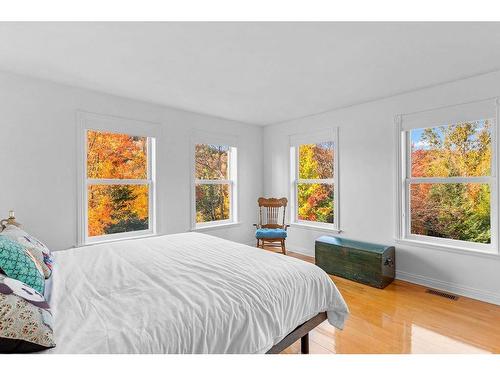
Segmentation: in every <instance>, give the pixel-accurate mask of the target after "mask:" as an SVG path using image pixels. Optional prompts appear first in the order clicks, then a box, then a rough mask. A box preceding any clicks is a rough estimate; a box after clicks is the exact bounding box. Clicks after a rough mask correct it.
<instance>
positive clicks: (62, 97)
mask: <svg viewBox="0 0 500 375" xmlns="http://www.w3.org/2000/svg"><path fill="white" fill-rule="evenodd" d="M77 110H83V111H89V112H95V113H101V114H105V115H112V116H119V117H125V118H131V119H136V120H143V121H152V122H157V123H161V124H162V126H163V130H162V135H161V136H160V137H159V139H157V145H158V152H159V157H158V159H159V160H158V168H159V170H158V192H157V198H158V215H157V221H158V232H159V233H160V234H166V233H176V232H184V231H188V230H189V228H190V155H189V150H190V147H189V145H190V133H191V130H192V129H193V128H196V129H202V130H205V131H210V132H218V133H225V134H233V135H235V136H237V138H238V139H239V140H240V142H239V149H238V159H239V167H240V170H241V171H242V172H241V173H240V174H239V188H240V202H239V203H240V204H239V216H240V221H241V225H238V226H235V227H231V228H226V229H218V230H210V231H206V233H209V234H214V235H218V236H221V237H225V238H229V239H232V240H234V241H239V242H249V241H252V240H253V237H254V233H253V227H252V223H254V222H255V216H256V204H257V203H256V202H257V198H258V197H259V196H260V195H261V194H262V186H263V183H262V160H263V159H262V133H263V130H262V128H261V127H257V126H252V125H246V124H242V123H238V122H234V121H228V120H223V119H219V118H215V117H210V116H203V115H198V114H194V113H190V112H185V111H180V110H175V109H171V108H167V107H163V106H158V105H153V104H148V103H143V102H139V101H135V100H129V99H125V98H120V97H116V96H112V95H107V94H102V93H98V92H93V91H89V90H82V89H77V88H73V87H69V86H64V85H59V84H55V83H51V82H48V81H42V80H37V79H32V78H28V77H24V76H18V75H14V74H9V73H0V163H1V164H0V217H1V218H4V217H6V216H7V213H8V210H9V209H15V211H16V216H17V217H18V220H19V221H20V222H21V223H23V225H24V227H25V228H26V229H27V230H28V231H29V232H31V233H33V235H35V236H37V237H39V238H40V239H42V240H43V241H45V242H46V243H47V245H48V246H49V247H51V248H52V249H55V250H59V249H64V248H69V247H72V246H74V245H75V244H76V239H77V186H76V184H77V173H76V160H77V159H76V158H77V152H76V130H77V125H76V111H77Z"/></svg>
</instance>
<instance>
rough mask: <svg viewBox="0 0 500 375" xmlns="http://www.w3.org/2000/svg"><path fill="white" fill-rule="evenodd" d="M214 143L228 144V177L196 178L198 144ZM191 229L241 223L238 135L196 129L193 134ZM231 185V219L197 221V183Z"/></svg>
mask: <svg viewBox="0 0 500 375" xmlns="http://www.w3.org/2000/svg"><path fill="white" fill-rule="evenodd" d="M197 144H212V145H220V146H228V147H229V151H228V153H229V154H228V158H229V163H228V179H225V180H199V179H196V153H195V152H196V145H197ZM190 184H191V230H193V231H195V230H203V229H210V228H214V229H216V228H218V227H227V226H233V225H237V224H239V222H238V142H237V137H236V136H231V135H225V134H218V133H211V132H204V131H201V130H195V131H193V132H192V135H191V174H190ZM198 184H201V185H226V184H227V185H229V219H226V220H216V221H207V222H204V223H197V222H196V185H198Z"/></svg>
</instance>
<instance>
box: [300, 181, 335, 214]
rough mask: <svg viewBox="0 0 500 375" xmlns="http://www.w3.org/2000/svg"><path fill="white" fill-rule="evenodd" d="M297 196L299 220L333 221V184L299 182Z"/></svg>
mask: <svg viewBox="0 0 500 375" xmlns="http://www.w3.org/2000/svg"><path fill="white" fill-rule="evenodd" d="M297 198H298V211H297V216H298V219H299V220H307V221H315V222H320V223H333V185H331V184H303V183H299V184H298V186H297Z"/></svg>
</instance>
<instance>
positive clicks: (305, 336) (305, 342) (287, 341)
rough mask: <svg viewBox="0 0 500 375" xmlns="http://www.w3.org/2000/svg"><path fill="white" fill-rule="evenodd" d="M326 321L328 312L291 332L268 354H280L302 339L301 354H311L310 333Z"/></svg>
mask: <svg viewBox="0 0 500 375" xmlns="http://www.w3.org/2000/svg"><path fill="white" fill-rule="evenodd" d="M325 320H326V312H321V313H319V314H318V315H316V316H315V317H313V318H311V319H309V320H308V321H306V322H305V323H303V324H301V325H300V326H298V327H297V328H295V329H294V330H293V331H292V332H290V333H289V334H288V335H287V336H285V338H284V339H283V340H281V341H280V342H279V343H277V344H276V345H274V346H273V347H272V348H271V349H269V350H268V351H267V352H266V354H278V353H281V352H282V351H283V350H285V349H286V348H288V347H289V346H290V345H292V344H293V343H294V342H295V341H297V340H298V339H300V352H301V353H302V354H309V332H310V331H312V330H313V329H314V328H316V327H317V326H318V325H320V324H321V323H323V322H324V321H325Z"/></svg>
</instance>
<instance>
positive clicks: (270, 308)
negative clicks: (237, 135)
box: [51, 233, 348, 353]
mask: <svg viewBox="0 0 500 375" xmlns="http://www.w3.org/2000/svg"><path fill="white" fill-rule="evenodd" d="M55 260H56V267H55V270H54V276H53V277H54V282H53V290H52V297H51V304H52V310H53V312H54V316H55V327H54V331H55V338H56V343H57V347H56V348H54V349H52V350H51V352H53V353H265V352H266V351H267V350H269V349H270V348H271V347H272V346H273V345H275V344H276V343H278V342H279V341H280V340H281V339H283V338H284V337H285V336H286V335H287V334H288V333H290V332H291V331H292V330H293V329H294V328H295V327H297V326H298V325H300V324H302V323H304V322H305V321H306V320H308V319H310V318H312V317H313V316H315V315H316V314H318V313H319V312H322V311H327V314H328V321H329V322H330V323H331V324H332V325H334V326H335V327H338V328H342V326H343V323H344V319H345V318H346V316H347V314H348V309H347V306H346V304H345V302H344V300H343V298H342V296H341V295H340V293H339V292H338V290H337V288H336V287H335V285H334V284H333V282H332V281H331V279H330V278H329V277H328V275H327V274H326V273H325V272H324V271H323V270H321V269H320V268H318V267H316V266H315V265H313V264H310V263H307V262H303V261H301V260H298V259H294V258H291V257H287V256H283V255H281V254H275V253H271V252H268V251H265V250H262V249H257V248H253V247H250V246H246V245H242V244H238V243H235V242H231V241H227V240H223V239H220V238H217V237H212V236H208V235H204V234H199V233H183V234H174V235H168V236H160V237H152V238H147V239H137V240H129V241H122V242H114V243H107V244H99V245H93V246H87V247H81V248H75V249H70V250H65V251H59V252H56V253H55Z"/></svg>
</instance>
